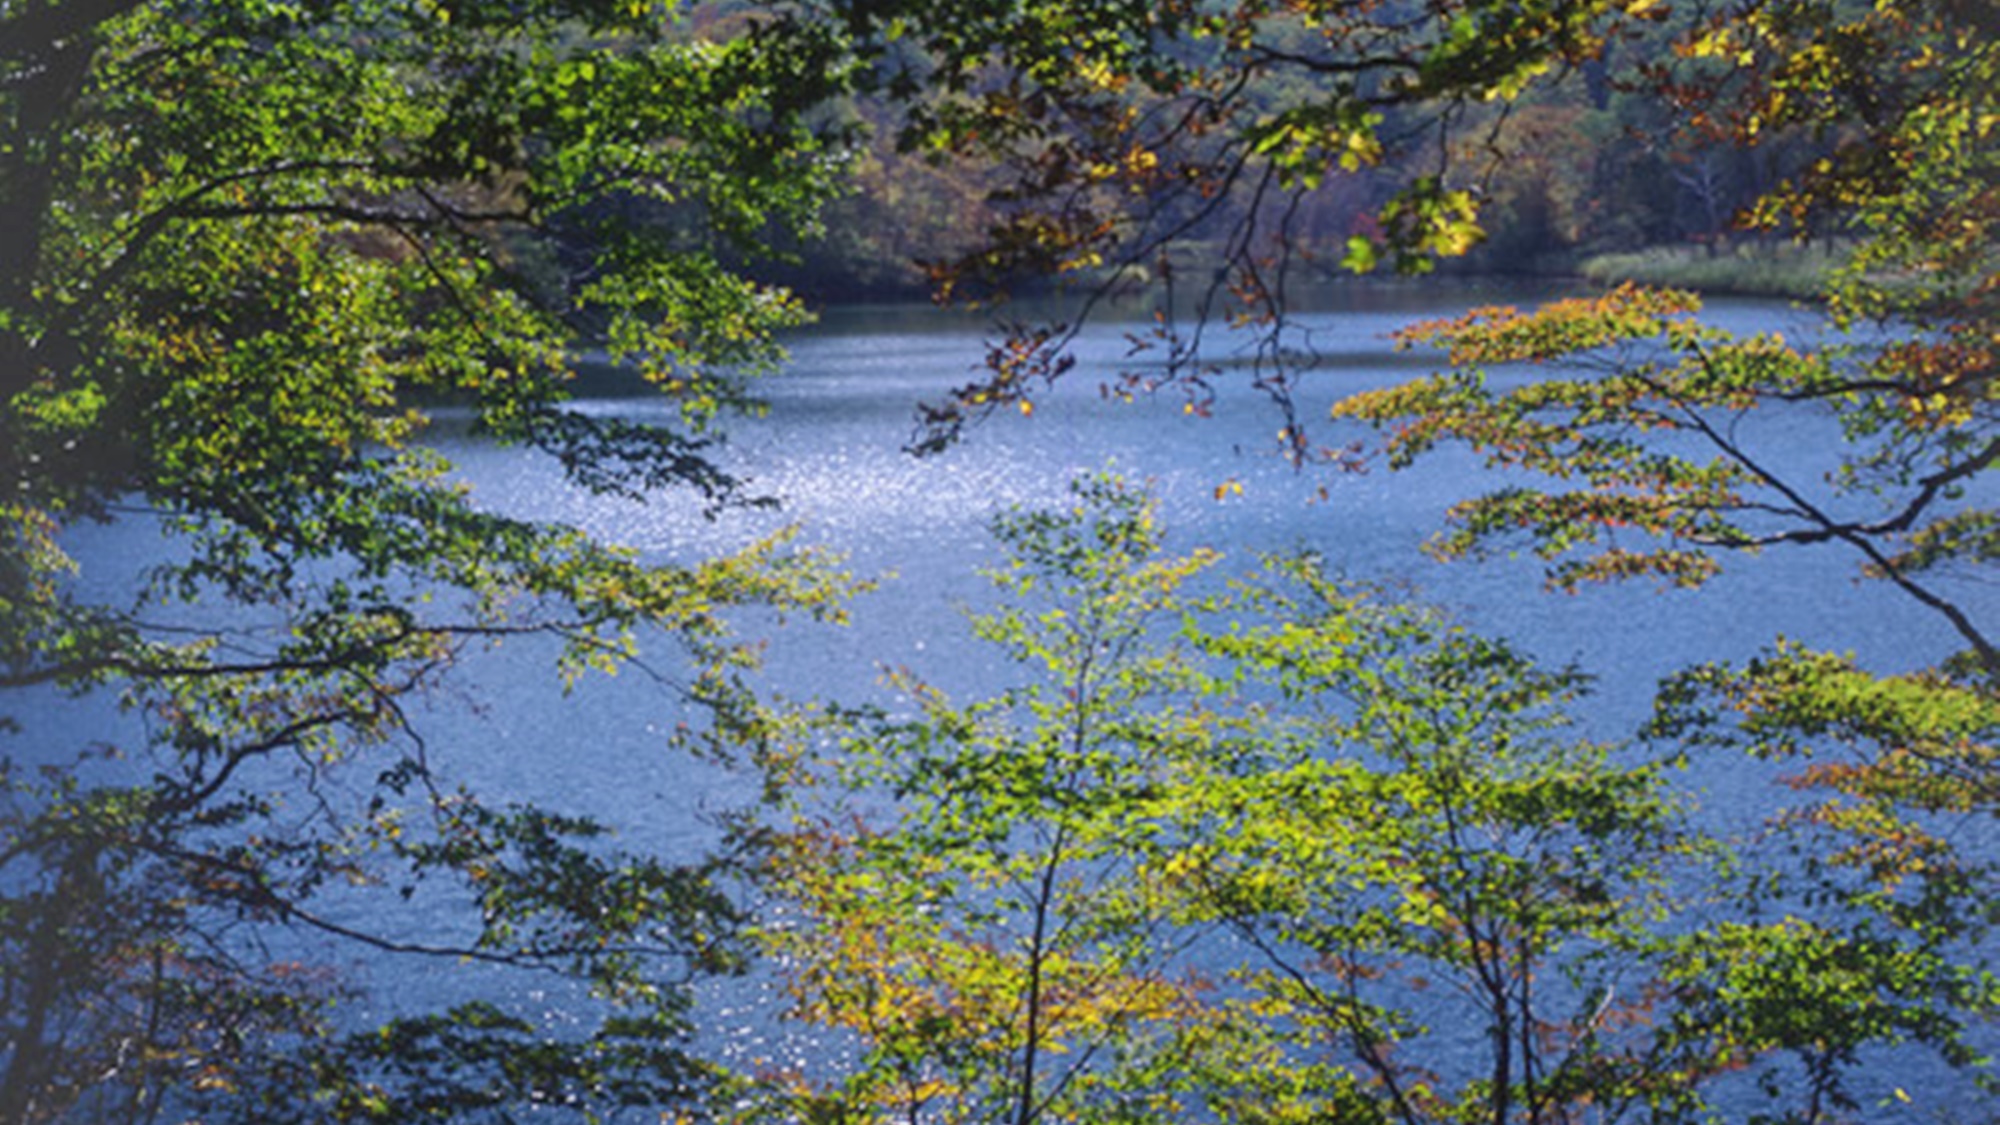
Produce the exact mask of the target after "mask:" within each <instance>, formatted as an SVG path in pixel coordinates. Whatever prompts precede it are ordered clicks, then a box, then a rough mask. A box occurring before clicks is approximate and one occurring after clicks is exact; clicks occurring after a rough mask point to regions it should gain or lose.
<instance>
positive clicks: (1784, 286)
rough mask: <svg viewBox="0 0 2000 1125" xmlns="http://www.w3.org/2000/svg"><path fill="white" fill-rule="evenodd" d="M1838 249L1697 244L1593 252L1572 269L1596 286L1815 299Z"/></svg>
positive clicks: (1840, 257)
mask: <svg viewBox="0 0 2000 1125" xmlns="http://www.w3.org/2000/svg"><path fill="white" fill-rule="evenodd" d="M1845 260H1846V258H1845V254H1844V252H1843V250H1842V248H1841V247H1840V246H1837V245H1833V244H1829V243H1814V244H1812V245H1808V246H1801V245H1799V244H1797V243H1791V242H1745V243H1739V244H1737V245H1734V246H1730V247H1723V248H1716V249H1714V250H1710V249H1709V248H1706V247H1698V246H1655V247H1649V248H1647V249H1644V250H1637V251H1632V252H1629V253H1619V254H1598V255H1594V256H1592V257H1589V258H1585V259H1584V260H1583V261H1582V262H1580V263H1579V264H1578V265H1577V273H1578V274H1580V275H1581V276H1582V277H1583V278H1585V279H1586V280H1588V281H1591V282H1594V283H1596V284H1598V285H1607V286H1608V285H1617V284H1620V283H1623V282H1628V281H1629V282H1637V283H1639V284H1643V285H1660V286H1671V287H1674V288H1679V289H1693V290H1697V291H1699V292H1703V293H1729V294H1736V295H1742V296H1753V297H1790V298H1795V299H1798V300H1814V299H1817V298H1819V297H1821V296H1822V295H1824V294H1825V292H1826V286H1827V281H1828V279H1829V278H1830V277H1831V276H1832V274H1833V272H1834V271H1835V270H1836V269H1838V268H1839V267H1840V266H1841V265H1842V264H1843V263H1844V262H1845Z"/></svg>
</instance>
